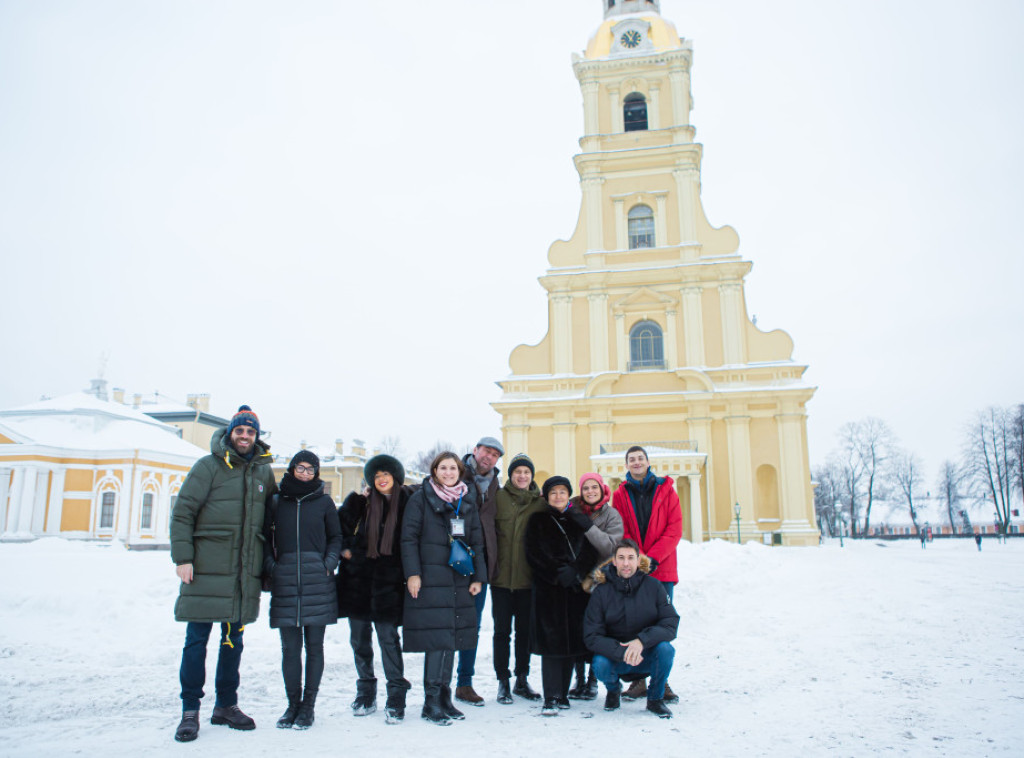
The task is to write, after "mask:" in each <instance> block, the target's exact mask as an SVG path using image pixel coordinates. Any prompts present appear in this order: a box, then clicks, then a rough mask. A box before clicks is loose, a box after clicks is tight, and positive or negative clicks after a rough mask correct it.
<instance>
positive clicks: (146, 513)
mask: <svg viewBox="0 0 1024 758" xmlns="http://www.w3.org/2000/svg"><path fill="white" fill-rule="evenodd" d="M139 526H140V527H141V528H143V529H152V528H153V493H152V492H145V493H143V495H142V522H141V523H140V524H139Z"/></svg>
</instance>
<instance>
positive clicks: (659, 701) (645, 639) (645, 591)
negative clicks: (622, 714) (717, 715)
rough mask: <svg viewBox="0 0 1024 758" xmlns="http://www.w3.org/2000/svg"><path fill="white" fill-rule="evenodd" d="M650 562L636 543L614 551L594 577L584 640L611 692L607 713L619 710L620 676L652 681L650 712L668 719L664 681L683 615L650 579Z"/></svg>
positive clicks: (623, 544)
mask: <svg viewBox="0 0 1024 758" xmlns="http://www.w3.org/2000/svg"><path fill="white" fill-rule="evenodd" d="M650 570H651V560H650V559H649V558H648V557H647V556H645V555H643V556H642V555H640V549H639V548H638V547H637V545H636V543H635V542H633V540H629V539H625V540H622V541H621V542H619V543H618V545H616V546H615V553H614V555H613V556H612V558H611V560H610V561H607V562H605V563H604V564H602V565H601V566H599V567H598V568H597V569H596V570H595V571H594V574H593V577H594V582H595V587H594V591H593V594H592V595H591V597H590V603H589V605H587V615H586V616H585V617H584V620H583V640H584V642H585V643H586V645H587V647H588V648H590V649H591V650H593V651H594V673H595V674H596V675H597V678H598V679H600V680H601V681H602V682H604V685H605V687H607V688H608V694H607V696H606V697H605V701H604V709H605V710H606V711H613V710H615V709H616V708H618V707H619V697H620V694H621V691H622V685H621V684H620V683H619V677H620V676H622V675H630V674H635V675H647V674H650V676H651V683H650V685H649V686H648V687H647V710H649V711H650V712H651V713H654V714H656V715H657V716H659V717H661V718H663V719H667V718H671V717H672V711H670V710H669V709H668V707H667V706H666V705H665V700H664V698H665V682H667V681H668V675H669V673H670V672H671V671H672V660H673V658H675V649H674V648H673V647H672V640H674V639H675V638H676V630H677V629H678V627H679V614H678V613H676V610H675V608H673V607H672V603H671V602H670V601H669V599H668V595H667V594H666V593H665V588H664V587H663V586H662V584H661V582H659V581H658V580H656V579H652V578H651V577H649V576H648V572H650Z"/></svg>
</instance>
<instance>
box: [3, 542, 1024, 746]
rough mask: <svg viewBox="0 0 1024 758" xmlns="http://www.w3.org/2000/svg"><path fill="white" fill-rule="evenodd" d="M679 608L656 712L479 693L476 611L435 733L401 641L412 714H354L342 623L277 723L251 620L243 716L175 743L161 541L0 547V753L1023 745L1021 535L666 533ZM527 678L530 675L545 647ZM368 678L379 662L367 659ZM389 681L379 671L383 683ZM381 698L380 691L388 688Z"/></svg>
mask: <svg viewBox="0 0 1024 758" xmlns="http://www.w3.org/2000/svg"><path fill="white" fill-rule="evenodd" d="M679 558H680V572H681V576H683V577H685V579H684V581H683V582H682V583H681V584H680V586H679V587H677V589H676V605H677V606H678V607H679V611H680V613H681V615H682V619H683V621H682V624H681V626H680V636H679V639H678V640H677V642H676V650H677V655H676V668H675V670H674V671H673V674H672V677H671V683H672V686H673V687H674V689H675V690H676V692H677V693H678V694H679V695H680V696H681V698H682V700H681V702H680V703H679V705H677V706H674V711H675V713H676V717H675V718H674V719H671V720H669V721H660V720H658V719H657V718H654V717H653V716H651V715H650V714H647V713H646V712H645V711H644V710H643V704H642V703H624V704H623V707H622V709H621V710H620V711H619V712H617V713H612V714H608V713H605V712H604V711H603V710H601V707H600V706H601V703H602V701H603V697H604V693H603V688H602V693H601V696H600V698H599V699H598V700H597V701H596V702H594V703H590V704H577V703H575V702H574V704H573V708H572V710H570V711H568V712H565V713H563V714H561V715H560V716H559V717H558V718H541V717H540V716H539V711H538V708H537V707H536V706H534V705H528V704H526V703H525V702H524V701H521V700H518V699H517V701H516V703H515V704H514V705H509V706H503V705H499V704H497V703H496V702H495V701H494V697H495V691H496V687H495V681H494V677H493V673H492V669H491V656H490V630H491V626H492V625H491V621H490V618H489V613H488V614H487V615H486V618H485V620H484V630H483V633H482V640H483V644H482V646H481V651H480V657H479V660H478V674H477V680H476V684H477V688H478V690H480V691H481V694H483V695H484V696H485V697H486V698H487V704H486V706H485V707H483V708H467V709H466V710H467V718H466V720H465V721H463V722H457V723H455V724H454V725H452V726H450V727H447V728H438V727H435V726H432V725H429V724H427V723H426V722H424V721H422V720H421V719H420V718H419V707H420V705H421V704H422V689H421V684H422V679H421V671H422V655H409V656H407V675H408V678H409V679H410V680H411V681H412V682H413V690H412V692H411V693H410V700H409V708H408V713H407V719H406V722H405V723H404V724H401V725H396V726H387V725H385V723H384V716H383V713H382V712H380V711H378V712H377V713H376V714H374V715H373V716H370V717H368V718H360V719H356V718H353V717H352V716H351V715H350V712H349V708H348V704H349V702H350V701H351V700H352V698H353V695H354V686H355V674H354V667H353V665H352V656H351V652H350V649H349V646H348V630H347V625H346V624H345V623H344V622H342V623H340V624H339V625H338V626H336V627H331V628H330V629H329V630H328V635H327V651H326V656H327V670H326V672H325V675H324V682H323V686H322V690H321V697H320V700H319V702H318V704H317V720H316V724H315V725H314V727H313V728H312V729H311V730H309V731H307V732H299V731H292V730H278V729H275V728H274V721H275V720H276V719H277V717H278V715H280V713H281V711H282V710H283V705H284V696H283V688H282V684H281V677H280V652H279V644H278V637H277V633H276V632H272V631H271V630H270V629H269V628H268V627H267V621H266V619H265V618H261V619H260V620H259V621H258V622H257V623H255V624H253V625H251V626H250V627H249V628H248V629H247V630H246V634H245V654H244V655H243V657H242V688H241V692H240V704H241V706H242V707H243V709H245V710H246V711H247V712H248V713H249V714H250V715H252V716H253V717H254V718H255V719H256V721H257V724H258V728H257V729H256V731H254V732H245V733H243V732H237V731H232V730H229V729H228V728H227V727H215V726H212V725H210V723H209V711H210V709H211V708H212V699H213V697H212V689H213V688H212V678H213V677H212V668H213V660H214V657H215V655H216V650H215V645H211V650H210V653H211V654H210V656H209V659H208V667H209V669H210V676H209V681H208V687H207V692H208V693H209V694H208V695H207V703H206V705H205V706H204V711H203V721H202V728H201V730H200V734H199V740H198V741H197V742H194V743H191V744H188V745H179V744H177V743H175V742H174V741H173V739H172V733H173V730H174V727H175V726H176V724H177V721H178V717H179V711H180V701H179V700H178V689H177V686H178V685H177V672H178V662H179V656H180V650H181V644H182V641H183V637H184V626H183V625H181V624H177V623H175V621H174V620H173V617H172V611H171V609H172V606H173V602H174V598H175V595H176V593H177V580H176V578H175V576H174V572H173V569H172V566H171V562H170V560H169V557H168V554H167V553H165V552H129V551H127V550H125V549H124V548H123V547H121V546H119V545H114V546H101V545H95V544H84V543H74V542H67V541H63V540H58V539H45V540H39V541H37V542H34V543H29V544H2V545H0V575H2V576H3V578H4V580H3V582H2V584H0V755H5V756H7V755H10V756H49V755H61V754H77V755H103V756H120V755H165V754H166V755H171V754H173V755H199V754H205V755H230V754H233V755H244V756H247V758H248V757H251V756H275V758H276V757H277V756H280V755H282V754H284V755H287V754H299V753H300V751H301V752H302V753H303V754H306V755H346V756H362V755H370V754H378V755H415V754H422V755H442V754H443V755H459V756H487V755H511V756H531V757H533V756H545V755H554V754H556V753H557V754H561V755H573V756H581V755H585V756H597V755H614V754H619V755H622V754H625V755H644V756H682V755H687V756H751V755H773V756H804V755H811V756H814V755H836V756H859V755H875V754H895V755H949V756H987V755H1021V754H1022V751H1024V748H1022V746H1021V744H1022V743H1021V738H1020V736H1019V730H1020V728H1021V724H1022V718H1024V676H1022V674H1024V650H1022V648H1024V623H1022V622H1024V581H1022V580H1021V577H1022V575H1024V540H1012V541H1010V543H1009V544H1007V545H1000V544H998V543H997V542H996V541H995V540H994V539H986V540H985V544H984V550H983V551H982V552H981V553H979V552H978V551H977V550H976V548H975V546H974V542H973V541H967V540H944V541H936V542H934V543H933V544H931V545H929V546H928V548H927V549H926V550H922V549H921V547H920V545H919V543H917V542H916V541H912V542H902V543H875V542H857V543H853V542H849V541H848V542H847V544H846V547H845V548H842V549H840V547H839V546H838V545H837V544H828V545H826V546H824V547H821V548H803V549H800V548H767V547H762V546H760V545H746V546H744V547H742V548H737V547H736V546H735V545H731V544H726V543H722V542H712V543H709V544H705V545H702V546H697V547H694V546H691V545H689V544H687V543H684V544H682V545H681V546H680V550H679ZM534 662H535V666H534V673H533V674H532V675H531V681H532V683H533V684H534V686H535V687H537V688H538V689H539V687H540V665H539V659H536V658H535V659H534ZM378 675H379V674H378ZM381 691H383V682H381ZM380 704H381V705H382V699H381V702H380Z"/></svg>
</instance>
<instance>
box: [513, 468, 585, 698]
mask: <svg viewBox="0 0 1024 758" xmlns="http://www.w3.org/2000/svg"><path fill="white" fill-rule="evenodd" d="M542 493H543V495H544V499H545V501H546V502H547V504H548V507H547V508H546V509H544V510H543V511H542V512H540V513H535V514H534V515H533V516H531V517H530V521H529V523H528V524H527V526H526V560H527V562H528V563H529V564H530V568H531V569H532V570H533V582H532V584H533V613H532V614H531V617H530V626H531V630H532V634H531V639H532V641H533V652H534V653H536V654H538V655H540V656H541V677H542V679H543V684H544V707H543V709H542V710H541V714H542V715H544V716H556V715H558V711H559V710H564V709H567V708H569V697H568V693H569V680H570V679H571V677H572V665H573V661H574V660H575V659H576V657H577V656H580V655H583V654H584V653H586V650H587V649H586V646H584V644H583V615H584V613H586V610H587V599H588V595H587V593H586V592H584V590H583V586H582V581H583V578H584V577H586V576H587V574H589V573H590V571H591V569H593V568H594V564H596V563H597V551H596V550H595V549H594V546H593V545H592V544H591V543H590V541H589V540H588V539H587V537H586V530H584V529H583V527H582V526H581V525H580V524H578V523H577V519H576V518H575V516H574V515H571V513H570V512H571V511H573V510H575V509H574V508H572V507H570V503H569V498H570V497H571V496H572V483H571V482H570V481H569V480H568V479H566V478H565V477H564V476H553V477H551V478H549V479H548V480H547V481H546V482H544V487H543V488H542ZM588 523H589V518H588Z"/></svg>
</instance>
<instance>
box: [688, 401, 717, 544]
mask: <svg viewBox="0 0 1024 758" xmlns="http://www.w3.org/2000/svg"><path fill="white" fill-rule="evenodd" d="M686 425H687V427H688V429H689V435H690V439H691V440H693V441H694V442H695V443H696V445H697V452H698V453H703V454H704V488H705V489H706V490H707V503H706V504H705V508H704V514H705V515H706V516H707V519H706V521H707V525H708V532H709V533H710V532H711V530H712V529H714V528H715V521H714V519H713V518H712V516H711V509H712V508H713V507H714V503H715V477H714V466H713V463H714V461H713V460H712V455H711V418H710V417H709V416H694V417H691V418H688V419H686Z"/></svg>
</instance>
